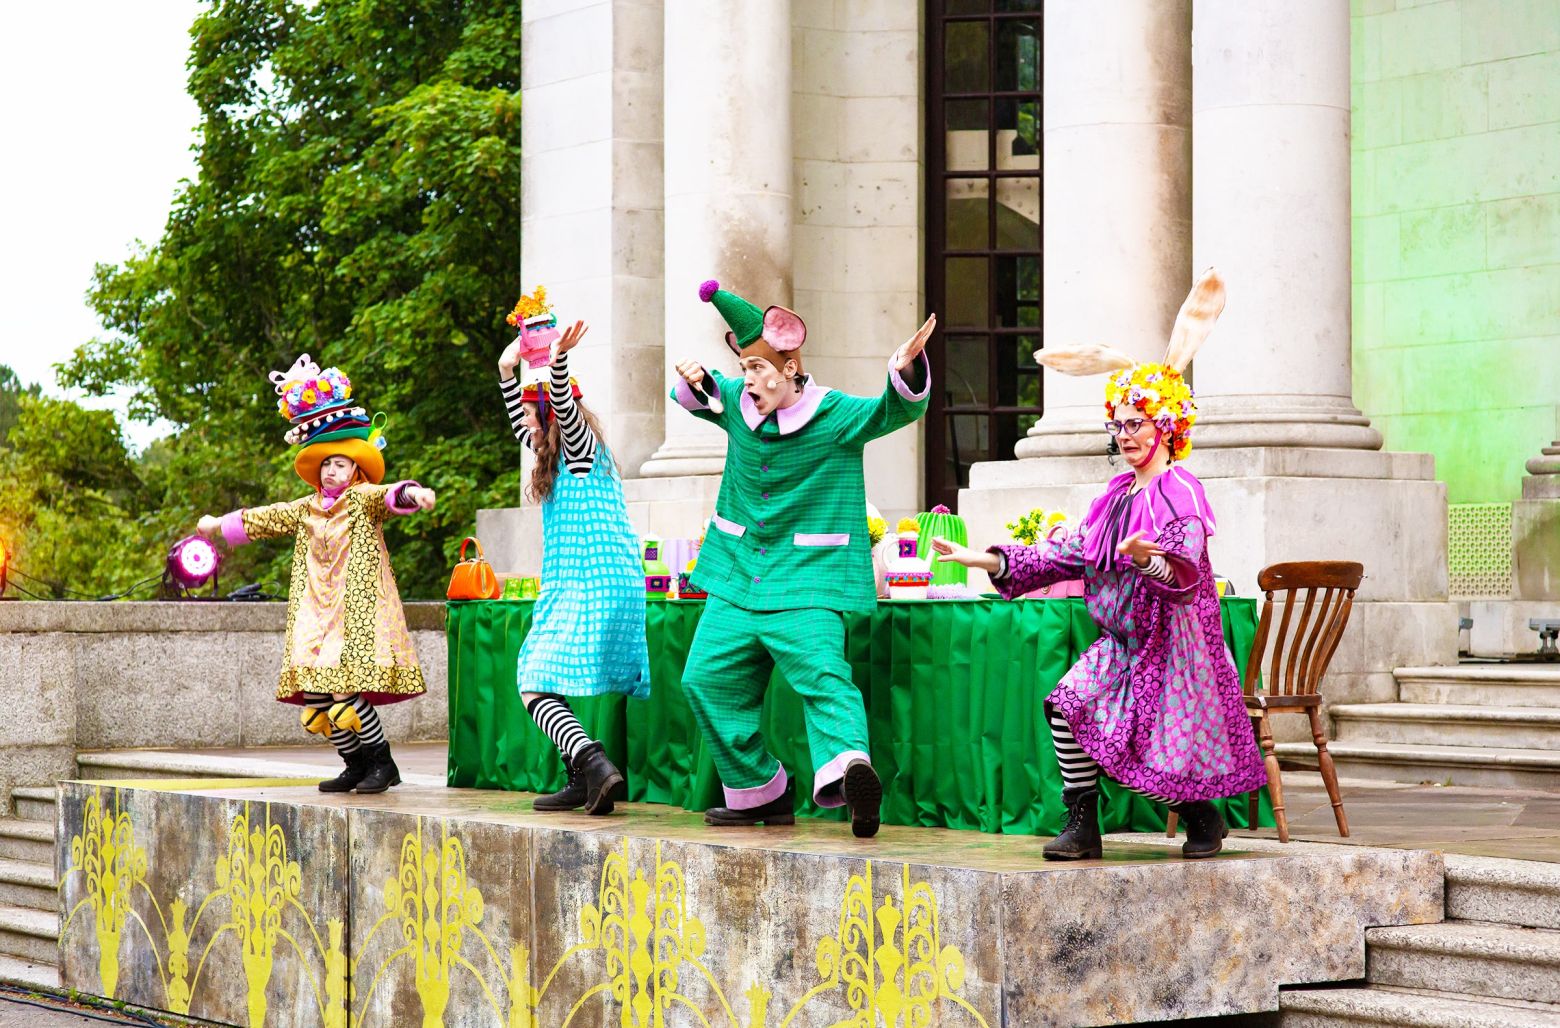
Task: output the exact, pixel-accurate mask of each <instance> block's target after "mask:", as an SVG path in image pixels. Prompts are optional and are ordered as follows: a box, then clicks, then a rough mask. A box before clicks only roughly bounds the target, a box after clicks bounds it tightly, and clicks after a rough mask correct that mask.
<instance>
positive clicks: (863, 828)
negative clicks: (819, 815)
mask: <svg viewBox="0 0 1560 1028" xmlns="http://www.w3.org/2000/svg"><path fill="white" fill-rule="evenodd" d="M841 787H842V788H843V790H844V792H845V806H846V807H848V808H850V833H851V834H852V835H854V836H855V837H856V838H858V839H870V838H872V837H873V836H874V835H876V834H877V830H878V812H879V811H880V810H881V809H882V807H883V782H882V781H881V780H880V779H879V778H878V776H877V772H876V771H874V770H872V765H871V764H868V763H867V762H866V761H865V760H859V759H858V760H853V761H851V762H850V763H849V764H847V765H846V766H845V777H844V779H842V786H841Z"/></svg>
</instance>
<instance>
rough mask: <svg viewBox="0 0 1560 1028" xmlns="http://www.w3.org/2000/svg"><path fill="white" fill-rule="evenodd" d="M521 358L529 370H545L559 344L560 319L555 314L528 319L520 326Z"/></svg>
mask: <svg viewBox="0 0 1560 1028" xmlns="http://www.w3.org/2000/svg"><path fill="white" fill-rule="evenodd" d="M519 339H520V357H521V359H522V360H524V361H525V364H526V367H528V368H545V367H546V366H547V365H548V363H549V362H550V361H551V360H552V351H553V346H554V345H555V344H556V343H557V342H558V339H559V334H558V318H557V317H556V316H555V315H553V314H538V315H537V316H536V317H534V318H527V319H526V320H525V321H524V322H523V323H522V324H521V325H520V336H519Z"/></svg>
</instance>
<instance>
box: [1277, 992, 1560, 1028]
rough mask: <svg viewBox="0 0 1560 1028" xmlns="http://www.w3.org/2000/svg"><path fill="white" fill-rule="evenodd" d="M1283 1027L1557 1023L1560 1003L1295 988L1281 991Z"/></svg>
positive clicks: (1500, 1027) (1474, 1027)
mask: <svg viewBox="0 0 1560 1028" xmlns="http://www.w3.org/2000/svg"><path fill="white" fill-rule="evenodd" d="M1278 1007H1279V1011H1280V1013H1279V1017H1278V1023H1279V1026H1280V1028H1362V1026H1365V1025H1370V1026H1380V1025H1389V1026H1397V1025H1402V1026H1405V1028H1539V1026H1542V1028H1555V1026H1556V1025H1560V1007H1556V1006H1553V1005H1550V1004H1536V1003H1516V1002H1513V1001H1497V1000H1491V999H1489V998H1488V997H1485V996H1469V995H1465V994H1458V993H1452V992H1418V991H1414V990H1408V989H1393V988H1387V987H1384V986H1373V987H1371V988H1368V989H1294V990H1291V991H1288V992H1281V993H1279V995H1278Z"/></svg>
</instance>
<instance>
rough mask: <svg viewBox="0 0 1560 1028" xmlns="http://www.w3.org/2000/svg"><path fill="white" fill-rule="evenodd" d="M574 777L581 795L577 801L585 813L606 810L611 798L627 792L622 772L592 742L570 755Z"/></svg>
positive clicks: (603, 750) (620, 796)
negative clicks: (572, 759) (578, 784)
mask: <svg viewBox="0 0 1560 1028" xmlns="http://www.w3.org/2000/svg"><path fill="white" fill-rule="evenodd" d="M574 767H575V772H574V773H575V777H577V778H578V779H579V780H580V783H581V791H583V792H584V794H585V797H584V799H583V800H582V801H581V802H582V803H583V805H584V807H585V813H587V814H610V813H612V805H613V802H614V801H615V800H620V799H622V798H623V797H625V796H626V795H627V794H628V786H627V783H626V782H625V781H624V780H623V772H621V771H619V770H618V769H617V765H615V764H613V763H612V761H611V760H609V759H607V751H606V749H605V747H603V746H602V745H601V743H599V742H593V743H591V744H590V745H589V746H586V747H585V748H584V749H582V750H580V751H579V752H578V753H576V754H575V755H574Z"/></svg>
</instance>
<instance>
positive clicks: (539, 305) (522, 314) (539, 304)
mask: <svg viewBox="0 0 1560 1028" xmlns="http://www.w3.org/2000/svg"><path fill="white" fill-rule="evenodd" d="M551 310H552V304H550V303H548V302H547V287H546V286H537V287H536V292H535V293H533V294H532V295H530V296H524V295H522V296H521V297H520V300H519V301H518V302H517V303H516V304H515V309H514V310H512V311H510V312H509V317H507V318H505V319H504V320H505V321H507V322H508V323H509V324H511V325H514V326H515V327H516V328H518V327H520V326H521V325H523V324H524V323H525V322H526V320H527V319H529V318H534V317H536V316H537V315H538V314H546V313H548V312H550V311H551Z"/></svg>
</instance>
